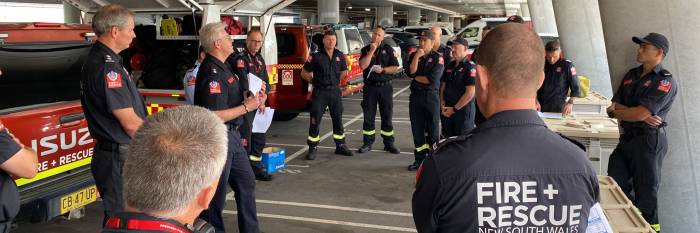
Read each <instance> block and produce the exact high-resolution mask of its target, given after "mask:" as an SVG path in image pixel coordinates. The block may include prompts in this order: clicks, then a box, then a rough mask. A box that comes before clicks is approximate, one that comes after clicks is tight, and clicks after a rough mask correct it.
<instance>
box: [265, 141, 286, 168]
mask: <svg viewBox="0 0 700 233" xmlns="http://www.w3.org/2000/svg"><path fill="white" fill-rule="evenodd" d="M285 157H286V156H285V148H282V147H265V148H264V149H263V153H262V164H263V170H264V171H265V173H267V174H272V173H275V172H279V171H280V170H282V169H284V165H285V163H284V159H285Z"/></svg>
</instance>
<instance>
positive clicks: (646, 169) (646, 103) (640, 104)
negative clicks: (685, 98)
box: [608, 33, 678, 231]
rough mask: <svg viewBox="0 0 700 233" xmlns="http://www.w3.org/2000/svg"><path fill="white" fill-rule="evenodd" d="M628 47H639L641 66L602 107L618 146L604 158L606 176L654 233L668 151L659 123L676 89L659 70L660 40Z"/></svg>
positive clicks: (651, 37)
mask: <svg viewBox="0 0 700 233" xmlns="http://www.w3.org/2000/svg"><path fill="white" fill-rule="evenodd" d="M632 41H634V43H637V44H639V49H637V62H639V63H642V65H640V66H638V67H636V68H633V69H631V70H629V71H628V72H627V74H625V77H624V78H622V83H621V84H620V86H619V87H618V89H617V92H615V95H614V96H613V99H612V105H611V106H610V107H608V115H609V116H610V117H611V118H617V119H618V120H619V121H620V126H621V128H622V130H621V131H622V132H621V134H622V135H621V136H620V143H619V144H618V145H617V147H616V148H615V150H614V151H613V153H612V155H610V162H609V164H608V175H609V176H611V177H613V178H614V179H615V181H616V182H617V183H618V184H619V185H620V187H621V188H622V191H624V192H625V194H627V197H628V198H629V199H630V200H632V201H633V202H634V204H635V206H637V208H639V210H640V211H641V212H642V216H644V219H646V220H647V221H648V222H649V224H651V225H652V227H654V228H655V229H656V230H657V231H659V224H658V223H659V220H658V212H657V192H658V190H659V179H660V176H661V163H662V161H663V159H664V156H666V152H667V151H668V142H667V140H666V122H665V119H666V115H667V114H668V112H669V111H670V110H671V105H672V104H673V101H674V99H675V97H676V94H677V92H678V84H677V83H676V80H675V79H673V77H672V75H671V72H669V71H668V70H666V69H664V68H663V66H662V65H661V62H662V61H663V59H664V58H665V57H666V55H668V52H669V44H668V40H667V39H666V37H665V36H663V35H661V34H658V33H649V34H648V35H647V36H645V37H644V38H639V37H633V38H632ZM632 192H634V195H633V194H632Z"/></svg>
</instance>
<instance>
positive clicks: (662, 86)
mask: <svg viewBox="0 0 700 233" xmlns="http://www.w3.org/2000/svg"><path fill="white" fill-rule="evenodd" d="M659 91H663V92H664V93H668V92H669V91H671V82H669V81H668V80H661V82H659Z"/></svg>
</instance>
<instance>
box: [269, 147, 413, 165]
mask: <svg viewBox="0 0 700 233" xmlns="http://www.w3.org/2000/svg"><path fill="white" fill-rule="evenodd" d="M265 144H266V145H271V146H293V147H308V146H307V145H299V144H284V143H265ZM316 147H318V148H319V149H335V147H331V146H316ZM348 149H350V150H351V151H357V149H359V148H351V147H348ZM371 151H372V152H386V151H384V150H371ZM387 153H388V152H387ZM399 154H406V155H412V154H413V153H411V152H400V153H399ZM285 162H286V159H285Z"/></svg>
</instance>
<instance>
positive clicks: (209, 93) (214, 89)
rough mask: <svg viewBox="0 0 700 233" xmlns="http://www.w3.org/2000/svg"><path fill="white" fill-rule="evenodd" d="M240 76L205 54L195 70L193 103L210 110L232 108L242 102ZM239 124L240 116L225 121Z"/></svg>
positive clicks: (240, 121) (241, 121) (240, 122)
mask: <svg viewBox="0 0 700 233" xmlns="http://www.w3.org/2000/svg"><path fill="white" fill-rule="evenodd" d="M240 85H241V84H240V78H239V77H238V76H236V75H235V74H234V73H233V72H231V69H230V67H229V66H228V65H227V64H225V63H223V62H221V61H219V59H217V58H215V57H213V56H211V55H209V54H207V57H206V58H204V61H202V64H201V65H200V66H199V71H198V72H197V84H196V85H195V89H194V104H195V105H198V106H202V107H205V108H207V109H209V110H212V111H218V110H224V109H229V108H233V107H236V106H239V105H241V104H243V89H242V87H241V86H240ZM226 123H227V124H231V125H241V124H242V123H243V119H242V117H238V118H236V119H233V120H231V121H228V122H226Z"/></svg>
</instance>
